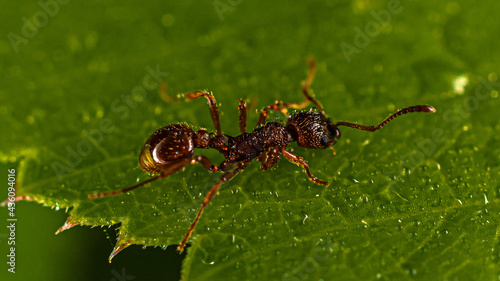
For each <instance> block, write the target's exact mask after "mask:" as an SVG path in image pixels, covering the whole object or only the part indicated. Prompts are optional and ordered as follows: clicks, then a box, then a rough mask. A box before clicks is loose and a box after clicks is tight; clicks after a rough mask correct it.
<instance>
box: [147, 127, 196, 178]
mask: <svg viewBox="0 0 500 281" xmlns="http://www.w3.org/2000/svg"><path fill="white" fill-rule="evenodd" d="M195 135H196V134H195V132H194V131H193V130H192V129H191V128H190V127H189V126H187V125H184V124H173V125H168V126H166V127H163V128H160V129H158V130H156V132H154V133H153V134H152V135H151V136H150V137H149V138H148V140H147V141H146V143H145V144H144V147H143V148H142V150H141V154H140V156H139V165H140V166H141V168H142V169H143V170H145V171H147V172H149V173H153V174H157V173H159V172H161V171H162V170H164V169H165V167H166V166H168V165H169V164H171V163H172V162H174V161H178V160H180V159H186V158H191V157H192V156H193V153H194V148H195V144H194V138H193V136H195Z"/></svg>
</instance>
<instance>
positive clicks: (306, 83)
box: [302, 58, 325, 114]
mask: <svg viewBox="0 0 500 281" xmlns="http://www.w3.org/2000/svg"><path fill="white" fill-rule="evenodd" d="M307 63H308V64H309V68H310V69H309V73H308V74H307V78H306V80H305V81H304V84H303V85H302V93H303V94H304V96H306V101H311V102H312V103H314V105H315V106H316V108H317V109H318V111H319V112H321V113H323V114H325V111H324V110H323V107H322V106H321V105H320V104H319V102H318V101H317V100H316V99H315V98H314V97H313V96H312V95H311V94H310V93H309V86H311V83H312V81H313V79H314V75H316V61H314V59H312V58H310V59H308V60H307Z"/></svg>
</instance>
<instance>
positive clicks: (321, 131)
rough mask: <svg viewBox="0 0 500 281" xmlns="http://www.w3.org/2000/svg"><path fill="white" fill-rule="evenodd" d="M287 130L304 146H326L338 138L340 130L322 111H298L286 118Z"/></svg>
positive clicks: (332, 143)
mask: <svg viewBox="0 0 500 281" xmlns="http://www.w3.org/2000/svg"><path fill="white" fill-rule="evenodd" d="M286 128H287V131H288V132H289V133H290V135H291V136H292V139H293V140H294V141H297V144H298V145H299V146H301V147H305V148H328V147H330V146H332V145H334V144H335V142H336V140H337V139H338V138H340V131H339V130H338V128H337V127H336V126H334V125H333V124H332V121H331V120H330V119H329V118H326V116H325V114H324V113H323V112H316V111H300V112H297V113H295V114H293V115H292V116H290V118H289V119H288V122H287V123H286Z"/></svg>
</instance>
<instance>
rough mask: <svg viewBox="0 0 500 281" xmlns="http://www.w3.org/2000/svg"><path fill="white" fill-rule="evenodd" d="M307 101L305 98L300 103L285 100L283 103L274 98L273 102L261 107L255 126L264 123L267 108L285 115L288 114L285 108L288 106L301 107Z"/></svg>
mask: <svg viewBox="0 0 500 281" xmlns="http://www.w3.org/2000/svg"><path fill="white" fill-rule="evenodd" d="M308 103H309V100H307V99H305V100H304V101H303V102H302V103H300V104H298V103H293V102H286V103H283V102H282V101H281V100H276V101H275V102H274V103H273V104H271V105H268V106H266V107H264V109H262V112H261V113H260V116H259V120H258V121H257V127H258V126H260V125H264V124H265V123H266V119H267V115H269V110H272V111H279V112H281V113H283V114H285V115H287V114H288V111H287V109H288V108H295V109H302V108H304V107H306V106H307V104H308Z"/></svg>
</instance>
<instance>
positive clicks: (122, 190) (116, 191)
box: [88, 176, 160, 199]
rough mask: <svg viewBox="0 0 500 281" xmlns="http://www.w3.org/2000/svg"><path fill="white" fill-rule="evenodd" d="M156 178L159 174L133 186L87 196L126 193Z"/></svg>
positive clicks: (100, 196)
mask: <svg viewBox="0 0 500 281" xmlns="http://www.w3.org/2000/svg"><path fill="white" fill-rule="evenodd" d="M158 178H160V176H156V177H153V178H150V179H148V180H145V181H143V182H140V183H138V184H136V185H134V186H131V187H127V188H123V189H118V190H112V191H108V192H101V193H93V194H89V195H88V198H89V199H96V198H102V197H106V196H110V195H116V194H122V193H126V192H129V191H130V190H132V189H136V188H138V187H141V186H143V185H145V184H147V183H150V182H152V181H155V180H157V179H158Z"/></svg>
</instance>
